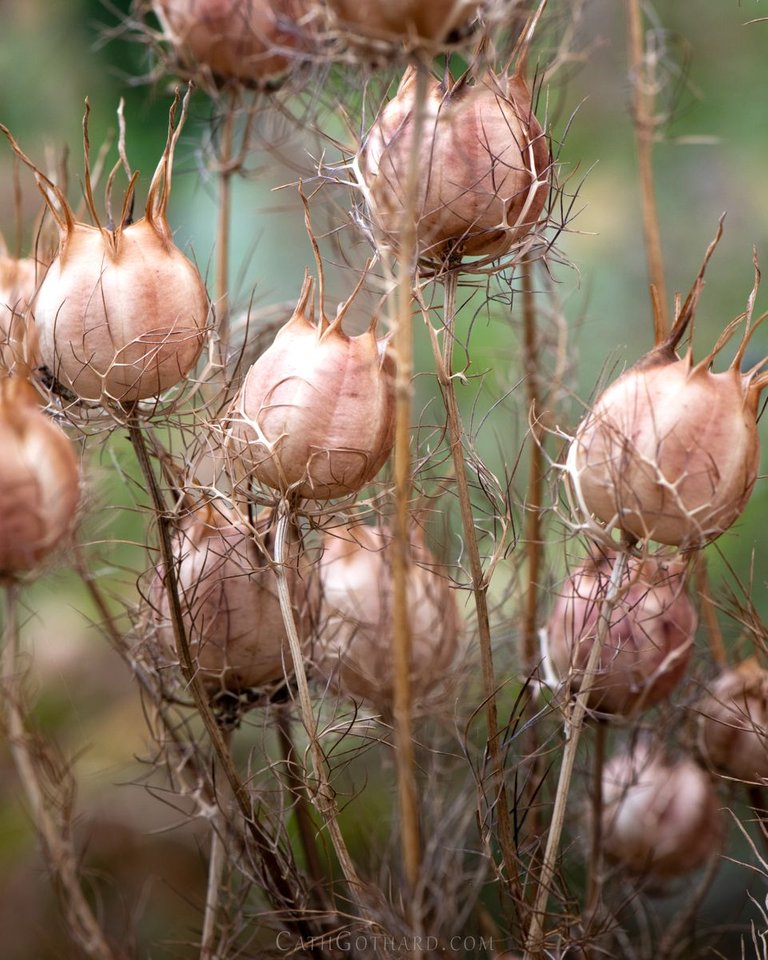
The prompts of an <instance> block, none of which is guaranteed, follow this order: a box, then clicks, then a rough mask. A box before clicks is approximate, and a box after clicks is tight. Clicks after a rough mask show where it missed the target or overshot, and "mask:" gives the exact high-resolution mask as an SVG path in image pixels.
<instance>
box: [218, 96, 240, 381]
mask: <svg viewBox="0 0 768 960" xmlns="http://www.w3.org/2000/svg"><path fill="white" fill-rule="evenodd" d="M236 108H237V92H236V89H235V91H233V92H232V93H231V95H230V99H229V101H228V103H227V111H226V117H225V119H224V129H223V132H222V137H221V147H220V149H219V158H218V159H219V166H218V176H219V197H218V214H217V223H216V320H217V326H218V333H219V349H220V351H221V360H222V363H226V358H227V351H228V349H229V309H230V308H229V267H230V263H229V260H230V242H229V241H230V233H231V228H232V176H233V173H234V168H233V165H232V162H231V161H232V152H233V146H234V135H235V116H236Z"/></svg>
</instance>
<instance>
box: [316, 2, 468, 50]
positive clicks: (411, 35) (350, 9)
mask: <svg viewBox="0 0 768 960" xmlns="http://www.w3.org/2000/svg"><path fill="white" fill-rule="evenodd" d="M326 2H327V6H328V9H329V10H330V11H331V14H332V26H333V27H334V28H335V29H337V30H340V31H343V32H344V33H346V34H347V35H348V34H349V33H351V34H352V36H353V37H354V39H355V40H357V39H363V40H377V41H385V42H389V43H393V42H397V43H403V42H406V43H408V44H409V45H412V46H422V45H423V44H424V42H425V41H428V42H431V43H441V42H443V41H446V40H447V39H449V37H450V36H451V35H452V34H453V33H455V32H456V31H457V30H460V29H463V28H465V27H466V26H467V24H468V23H469V22H470V21H471V20H472V19H474V17H476V16H477V13H478V10H479V8H480V6H481V0H389V2H388V3H381V2H380V0H326Z"/></svg>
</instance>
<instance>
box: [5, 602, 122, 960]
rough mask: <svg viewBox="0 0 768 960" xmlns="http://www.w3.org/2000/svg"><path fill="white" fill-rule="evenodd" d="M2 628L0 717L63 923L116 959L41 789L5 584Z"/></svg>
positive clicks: (96, 959)
mask: <svg viewBox="0 0 768 960" xmlns="http://www.w3.org/2000/svg"><path fill="white" fill-rule="evenodd" d="M4 594H5V630H4V650H3V671H2V673H3V694H2V697H0V701H2V711H3V722H4V726H5V728H6V734H7V737H8V745H9V748H10V752H11V756H12V758H13V763H14V766H15V768H16V772H17V774H18V777H19V781H20V783H21V786H22V788H23V789H24V792H25V793H26V796H27V802H28V803H29V806H30V815H31V817H32V821H33V823H34V825H35V829H36V830H37V833H38V836H39V837H40V840H41V842H42V845H43V850H44V852H45V857H46V859H47V861H48V865H49V867H50V869H51V870H52V872H53V874H54V876H55V878H56V881H57V887H58V890H59V893H60V895H61V898H62V900H63V903H64V909H65V912H66V917H67V926H68V929H69V932H70V934H71V935H72V937H73V939H74V940H75V941H76V942H77V943H78V944H79V946H80V947H81V949H82V950H83V951H84V952H85V953H86V954H87V955H88V956H89V957H91V958H93V960H118V957H119V953H117V952H116V951H115V950H113V948H112V947H111V946H110V945H109V943H108V942H107V939H106V937H105V935H104V931H103V930H102V929H101V926H100V924H99V921H98V920H97V919H96V917H95V916H94V913H93V911H92V910H91V907H90V905H89V904H88V901H87V900H86V898H85V895H84V894H83V889H82V886H81V883H80V876H79V869H78V863H79V858H78V854H77V851H76V850H75V848H74V844H73V842H72V837H71V833H70V828H69V824H68V823H64V822H62V823H57V822H56V817H55V806H54V804H55V803H56V800H55V799H52V796H53V792H52V790H51V789H46V786H45V782H44V779H43V775H42V774H41V770H40V767H39V763H38V759H37V757H36V756H35V753H34V751H33V749H32V744H31V739H30V735H29V734H28V732H27V729H26V720H25V717H24V712H23V708H22V698H23V694H22V690H21V683H20V677H19V675H18V674H17V664H18V647H19V623H18V587H17V586H16V585H15V584H13V583H10V584H6V585H5V589H4Z"/></svg>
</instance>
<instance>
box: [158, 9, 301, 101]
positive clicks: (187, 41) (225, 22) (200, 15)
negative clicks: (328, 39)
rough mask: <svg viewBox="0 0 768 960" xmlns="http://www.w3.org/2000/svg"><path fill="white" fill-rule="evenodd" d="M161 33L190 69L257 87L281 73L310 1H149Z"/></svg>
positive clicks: (288, 61) (288, 62)
mask: <svg viewBox="0 0 768 960" xmlns="http://www.w3.org/2000/svg"><path fill="white" fill-rule="evenodd" d="M152 6H153V9H154V11H155V14H156V15H157V18H158V20H159V21H160V23H161V25H162V27H163V32H164V35H165V38H166V39H167V40H168V41H169V42H170V43H171V44H172V46H173V47H174V49H175V50H176V52H177V55H178V56H179V58H180V60H181V62H182V64H183V65H184V67H185V68H186V69H187V70H188V71H189V72H190V73H193V74H194V73H196V72H198V71H199V68H200V67H203V68H205V69H206V70H207V71H209V72H210V73H211V74H212V75H213V77H214V78H215V79H217V80H220V81H227V80H238V81H241V82H243V83H247V84H252V85H256V86H260V85H262V84H264V83H265V82H266V81H269V80H270V79H272V78H274V77H275V76H278V75H280V74H282V73H284V72H285V71H286V70H287V69H288V68H289V66H290V64H291V50H292V48H294V47H295V46H296V45H297V43H298V41H299V38H300V36H301V33H302V32H301V30H300V27H299V21H300V19H301V17H302V16H303V15H305V14H306V13H307V10H308V9H309V7H310V6H311V0H152Z"/></svg>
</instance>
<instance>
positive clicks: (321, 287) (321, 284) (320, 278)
mask: <svg viewBox="0 0 768 960" xmlns="http://www.w3.org/2000/svg"><path fill="white" fill-rule="evenodd" d="M299 196H300V197H301V203H302V206H303V207H304V226H305V227H306V230H307V236H308V237H309V242H310V245H311V247H312V253H313V255H314V257H315V264H316V265H317V299H318V309H319V311H320V329H321V330H322V329H324V328H325V327H326V326H327V324H328V321H327V320H326V317H325V270H324V269H323V258H322V257H321V256H320V247H319V246H318V243H317V240H316V239H315V234H314V231H313V230H312V219H311V217H310V215H309V201H308V200H307V197H306V194H305V193H304V182H303V181H302V180H301V179H299Z"/></svg>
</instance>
